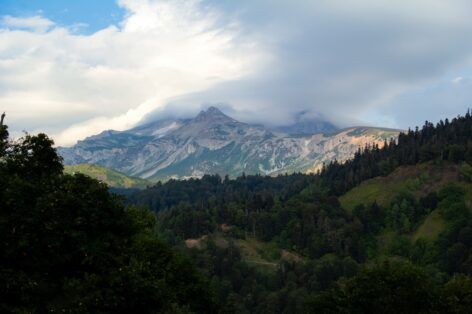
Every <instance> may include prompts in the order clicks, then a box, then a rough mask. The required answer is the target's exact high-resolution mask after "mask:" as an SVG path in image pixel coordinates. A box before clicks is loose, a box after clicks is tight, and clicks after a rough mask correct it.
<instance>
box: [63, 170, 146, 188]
mask: <svg viewBox="0 0 472 314" xmlns="http://www.w3.org/2000/svg"><path fill="white" fill-rule="evenodd" d="M64 172H66V173H69V174H73V173H82V174H85V175H88V176H89V177H92V178H94V179H97V180H99V181H102V182H104V183H106V184H108V185H109V186H110V187H114V188H138V189H144V188H146V187H147V186H150V185H151V183H150V182H149V181H147V180H144V179H141V178H135V177H129V176H127V175H126V174H124V173H121V172H118V171H116V170H114V169H110V168H106V167H103V166H98V165H93V164H80V165H74V166H64Z"/></svg>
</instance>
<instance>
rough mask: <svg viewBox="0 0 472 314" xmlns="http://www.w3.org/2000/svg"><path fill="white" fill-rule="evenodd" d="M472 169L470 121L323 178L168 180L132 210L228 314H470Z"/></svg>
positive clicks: (408, 138) (421, 133)
mask: <svg viewBox="0 0 472 314" xmlns="http://www.w3.org/2000/svg"><path fill="white" fill-rule="evenodd" d="M471 164H472V118H471V115H470V113H467V114H466V115H465V116H462V117H458V118H455V119H453V120H452V121H448V120H445V121H441V122H439V123H438V124H437V125H436V126H434V125H433V124H432V123H430V122H426V123H425V125H424V127H423V128H421V129H419V128H417V129H415V130H414V131H413V130H409V131H408V132H406V133H404V134H401V135H400V137H399V138H398V141H391V142H390V143H385V145H384V147H382V148H379V147H378V146H374V147H365V148H364V149H362V150H359V152H358V153H357V154H356V155H355V157H354V159H353V160H351V161H348V162H346V163H344V164H339V163H337V162H336V161H334V162H332V163H331V164H329V165H327V166H326V167H325V168H324V169H323V171H322V172H321V174H319V175H302V174H294V175H282V176H278V177H275V178H268V177H262V176H244V175H243V176H242V177H239V178H237V179H235V180H228V178H224V179H223V178H221V177H219V176H204V177H203V178H202V179H198V180H197V179H191V180H188V181H172V180H171V181H170V182H167V183H166V184H157V185H155V186H154V187H152V188H149V189H146V190H144V191H140V192H137V193H134V194H133V195H131V196H130V197H128V202H129V203H131V204H137V205H141V206H146V207H148V208H150V209H151V210H152V211H154V212H156V213H157V216H158V228H157V232H158V234H159V236H160V238H161V239H163V240H164V241H166V242H167V243H169V244H170V245H173V246H174V247H175V248H176V249H178V250H180V251H181V252H183V253H184V254H187V255H188V256H190V257H191V258H192V259H193V260H194V261H195V263H196V264H197V266H198V267H199V268H200V269H201V270H203V271H204V272H205V273H206V275H207V276H208V278H209V279H210V282H211V287H212V288H213V289H214V291H216V293H217V295H218V297H219V299H220V300H221V301H222V303H223V304H225V305H226V307H225V309H226V310H227V311H229V312H231V311H232V312H236V313H301V312H314V313H376V312H379V311H384V312H387V313H422V312H424V313H434V312H437V313H448V312H450V313H465V312H467V311H468V307H469V306H471V305H472V279H471V277H469V275H471V274H472V216H471V209H472V206H471V205H472V195H471V194H472V184H471V180H472V167H471ZM379 176H383V177H384V178H383V179H382V180H383V181H382V182H378V180H377V179H375V178H376V177H379ZM370 179H371V180H370ZM376 180H377V181H376ZM361 183H362V184H361ZM384 187H385V188H384Z"/></svg>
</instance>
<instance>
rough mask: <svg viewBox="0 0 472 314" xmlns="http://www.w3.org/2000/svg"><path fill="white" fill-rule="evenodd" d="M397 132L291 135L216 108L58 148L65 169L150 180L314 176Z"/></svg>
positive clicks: (368, 130)
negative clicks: (84, 167)
mask: <svg viewBox="0 0 472 314" xmlns="http://www.w3.org/2000/svg"><path fill="white" fill-rule="evenodd" d="M398 132H399V131H398V130H389V129H376V128H366V127H361V128H350V129H345V130H341V131H338V132H337V133H335V134H331V135H324V134H316V135H305V136H290V135H286V134H280V133H273V132H271V131H270V130H269V129H266V128H264V127H263V126H258V125H250V124H246V123H242V122H239V121H236V120H234V119H232V118H230V117H228V116H226V115H225V114H223V113H222V112H221V111H220V110H218V109H217V108H215V107H210V108H209V109H208V110H206V111H202V112H200V114H199V115H198V116H197V117H195V118H194V119H191V120H163V121H157V122H154V123H151V124H147V125H144V126H141V127H137V128H134V129H131V130H128V131H123V132H117V131H111V130H110V131H104V132H102V133H101V134H98V135H95V136H92V137H89V138H87V139H85V140H83V141H79V142H78V143H77V144H76V145H75V146H73V147H71V148H59V150H58V151H59V153H60V154H61V155H62V156H63V157H64V162H65V163H66V164H70V165H73V164H81V163H93V164H99V165H103V166H106V167H109V168H113V169H117V170H119V171H121V172H123V173H125V174H127V175H130V176H135V177H141V178H146V179H149V180H153V181H157V180H166V179H169V178H190V177H201V176H202V175H204V174H216V173H218V174H221V175H226V174H228V175H230V176H238V175H241V174H242V173H243V172H245V173H247V174H256V173H260V174H265V175H275V174H279V173H285V172H316V171H317V170H319V169H321V167H322V165H323V163H325V162H329V161H331V160H333V159H337V160H339V161H344V160H347V159H349V158H351V157H352V156H353V154H354V153H355V152H356V151H357V150H358V149H359V147H364V146H365V145H367V144H373V143H375V144H378V145H380V146H382V145H383V143H384V141H385V140H388V139H390V138H395V137H396V136H397V135H398Z"/></svg>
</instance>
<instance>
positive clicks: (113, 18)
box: [0, 0, 125, 34]
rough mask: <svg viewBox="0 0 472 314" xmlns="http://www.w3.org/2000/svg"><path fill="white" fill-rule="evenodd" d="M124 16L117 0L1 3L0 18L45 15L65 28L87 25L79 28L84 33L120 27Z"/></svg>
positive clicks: (17, 0) (3, 0) (7, 0)
mask: <svg viewBox="0 0 472 314" xmlns="http://www.w3.org/2000/svg"><path fill="white" fill-rule="evenodd" d="M124 13H125V11H124V10H123V9H122V8H120V7H119V6H118V5H117V3H116V1H115V0H95V1H93V0H0V15H11V16H18V17H30V16H36V15H41V16H43V17H45V18H48V19H50V20H52V21H54V22H56V23H57V24H59V25H63V26H69V25H74V24H83V27H80V28H79V29H78V31H79V32H80V33H83V34H90V33H93V32H96V31H97V30H100V29H102V28H105V27H107V26H109V25H110V24H119V22H120V21H121V20H122V18H123V14H124Z"/></svg>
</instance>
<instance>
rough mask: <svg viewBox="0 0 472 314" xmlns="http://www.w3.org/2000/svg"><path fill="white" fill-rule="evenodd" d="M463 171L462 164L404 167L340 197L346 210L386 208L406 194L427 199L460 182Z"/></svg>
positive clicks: (430, 163) (365, 183)
mask: <svg viewBox="0 0 472 314" xmlns="http://www.w3.org/2000/svg"><path fill="white" fill-rule="evenodd" d="M459 168H460V167H459V165H455V164H452V163H446V162H442V163H433V162H429V163H423V164H419V165H415V166H402V167H399V168H397V169H396V170H395V171H393V172H392V173H391V174H389V175H388V176H384V177H376V178H373V179H369V180H366V181H364V182H362V183H361V184H360V185H359V186H357V187H355V188H353V189H351V190H350V191H348V192H347V193H345V194H344V195H342V196H341V197H339V201H340V202H341V205H342V207H343V208H345V209H347V210H352V209H353V208H354V207H356V206H357V205H360V204H370V203H373V202H374V201H375V202H377V203H378V204H379V205H381V206H386V205H388V204H389V203H390V202H391V201H392V199H393V197H394V196H395V195H396V194H398V193H401V192H406V191H408V192H410V193H412V194H413V195H415V196H416V197H421V196H426V195H427V194H428V193H430V192H432V191H438V190H439V189H441V188H442V187H444V186H445V185H447V184H448V183H450V182H457V181H459V175H460V171H459ZM461 184H463V183H461ZM464 187H466V188H467V187H469V185H467V184H466V185H465V186H464Z"/></svg>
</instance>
